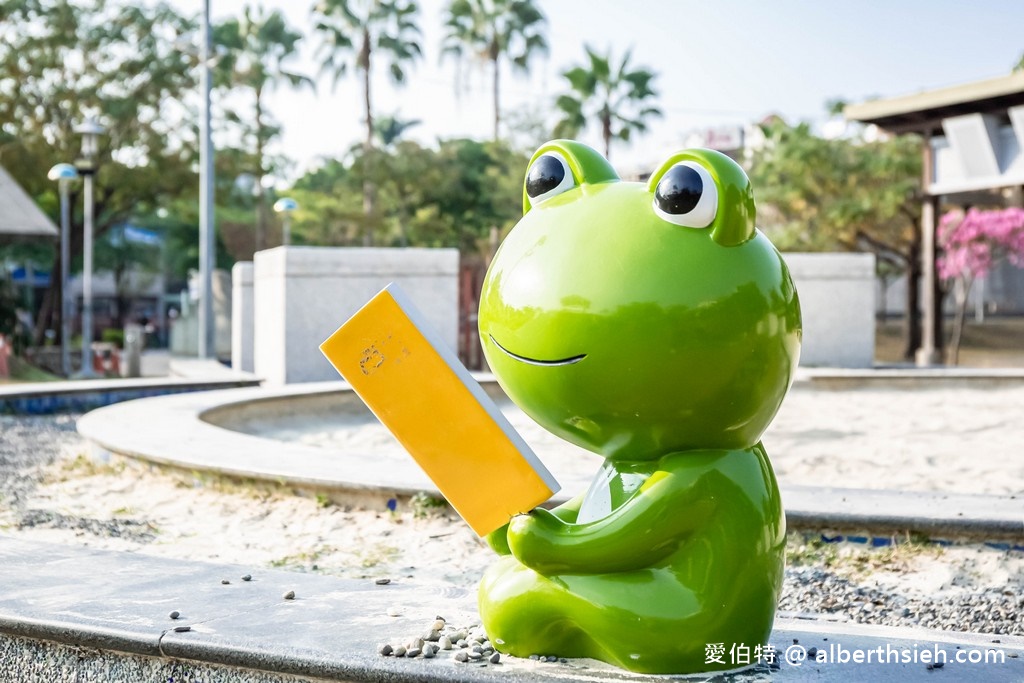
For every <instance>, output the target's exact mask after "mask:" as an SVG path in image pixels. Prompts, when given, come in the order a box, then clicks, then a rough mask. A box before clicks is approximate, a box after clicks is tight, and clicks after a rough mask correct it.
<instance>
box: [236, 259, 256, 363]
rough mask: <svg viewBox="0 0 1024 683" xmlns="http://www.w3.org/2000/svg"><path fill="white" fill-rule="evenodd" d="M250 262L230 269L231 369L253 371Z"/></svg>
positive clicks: (253, 333) (252, 311)
mask: <svg viewBox="0 0 1024 683" xmlns="http://www.w3.org/2000/svg"><path fill="white" fill-rule="evenodd" d="M252 290H253V287H252V261H239V262H238V263H236V264H235V265H234V267H232V268H231V368H232V369H234V370H241V371H242V372H252V371H253V369H254V367H255V366H254V360H253V341H254V338H255V331H254V328H253V313H254V304H253V291H252Z"/></svg>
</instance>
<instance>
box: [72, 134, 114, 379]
mask: <svg viewBox="0 0 1024 683" xmlns="http://www.w3.org/2000/svg"><path fill="white" fill-rule="evenodd" d="M106 131H107V129H106V128H104V127H103V126H101V125H100V124H99V122H98V121H96V120H95V119H87V120H86V121H85V122H84V123H82V124H81V125H80V126H78V127H77V128H75V132H76V133H78V134H79V135H81V136H82V158H81V159H79V160H78V162H77V166H78V172H79V173H80V174H82V175H83V176H84V177H85V188H84V189H85V237H84V239H83V248H82V256H83V262H84V263H83V265H82V372H81V374H82V377H93V376H94V374H93V371H92V242H93V211H94V210H95V206H96V205H95V199H94V198H93V194H92V190H93V176H94V175H95V174H96V156H97V154H98V153H99V146H100V142H99V137H100V135H103V133H105V132H106Z"/></svg>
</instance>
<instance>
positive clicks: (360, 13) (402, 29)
mask: <svg viewBox="0 0 1024 683" xmlns="http://www.w3.org/2000/svg"><path fill="white" fill-rule="evenodd" d="M314 13H315V15H316V30H317V32H319V33H320V35H321V37H322V39H323V42H322V43H321V44H320V48H319V53H318V54H319V57H320V59H322V60H323V62H322V63H323V71H324V72H326V73H329V74H330V75H331V77H332V78H333V80H334V83H335V84H337V82H338V81H339V80H340V79H341V78H342V77H343V76H344V75H345V74H346V73H347V71H348V66H349V59H352V60H353V62H354V65H355V68H356V70H357V71H358V72H360V74H361V75H362V78H363V106H364V113H365V123H366V129H365V130H366V135H365V138H364V141H363V156H364V159H363V162H364V164H363V165H364V172H365V176H364V180H363V213H364V214H365V216H366V223H367V225H366V233H365V234H364V238H363V241H364V243H365V244H367V245H371V244H373V223H374V188H373V183H372V181H371V180H370V178H371V176H372V174H371V173H370V169H369V168H368V166H369V162H370V156H371V155H370V152H371V150H372V149H373V141H374V122H373V105H372V100H371V96H370V95H371V92H370V76H371V74H372V71H373V61H374V58H375V57H376V56H377V55H378V54H380V55H383V56H384V57H385V58H386V59H387V60H388V62H389V64H388V71H389V72H390V74H391V78H392V80H393V81H394V82H395V83H398V84H401V83H403V82H404V81H405V69H406V66H407V65H408V64H410V63H411V62H413V61H415V60H416V59H417V58H419V57H421V56H422V54H423V51H422V49H421V48H420V44H419V42H417V39H418V37H419V35H420V29H419V26H417V24H416V18H417V14H418V13H419V7H418V6H417V4H416V2H415V1H414V0H321V2H319V4H317V5H316V6H315V7H314ZM357 46H358V47H357Z"/></svg>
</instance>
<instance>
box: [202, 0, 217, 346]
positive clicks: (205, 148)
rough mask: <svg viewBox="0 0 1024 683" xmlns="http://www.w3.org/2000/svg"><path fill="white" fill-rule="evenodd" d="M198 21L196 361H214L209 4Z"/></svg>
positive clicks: (207, 2) (215, 339)
mask: <svg viewBox="0 0 1024 683" xmlns="http://www.w3.org/2000/svg"><path fill="white" fill-rule="evenodd" d="M199 17H200V19H199V33H200V35H199V63H200V71H199V90H200V92H201V93H202V99H201V104H200V115H199V357H200V358H216V356H217V348H216V342H217V338H216V334H215V321H214V316H213V268H214V265H215V263H216V258H215V257H216V254H215V245H214V230H215V223H214V215H213V136H212V133H211V130H212V127H211V116H210V109H211V99H210V91H211V88H212V83H213V75H212V73H211V70H210V57H211V56H212V52H213V43H212V37H211V31H210V0H203V11H202V12H201V13H200V15H199Z"/></svg>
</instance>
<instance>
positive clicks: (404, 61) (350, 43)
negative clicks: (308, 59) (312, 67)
mask: <svg viewBox="0 0 1024 683" xmlns="http://www.w3.org/2000/svg"><path fill="white" fill-rule="evenodd" d="M313 11H314V16H315V18H314V26H315V28H316V31H317V32H318V33H319V34H320V37H321V39H322V42H321V44H320V47H319V50H318V56H319V58H320V59H321V60H322V65H323V71H324V73H326V74H328V75H330V76H331V77H332V78H333V79H334V82H335V83H337V82H338V81H339V80H340V79H341V78H343V77H344V76H345V75H346V73H347V72H348V66H349V61H348V60H349V59H350V58H351V59H353V61H354V64H355V67H356V69H357V70H358V71H360V72H361V73H363V74H367V73H369V71H370V69H371V67H372V60H373V57H374V54H375V53H379V54H381V55H382V56H383V57H384V59H385V60H387V63H388V73H390V74H391V78H392V79H393V80H394V81H395V82H396V83H403V82H404V81H405V70H406V68H407V67H408V65H409V64H411V63H412V62H414V61H416V60H417V59H419V58H420V57H421V56H422V55H423V49H422V48H421V47H420V44H419V42H418V39H417V38H418V36H419V34H420V29H419V26H418V25H417V23H416V21H417V19H418V16H417V15H418V14H419V6H418V5H417V4H416V3H415V2H413V1H412V0H321V2H319V3H318V4H317V5H316V6H314V8H313ZM357 44H358V48H357V47H356V45H357Z"/></svg>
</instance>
